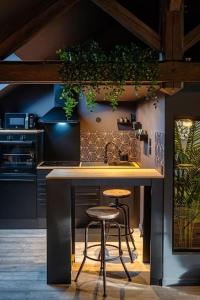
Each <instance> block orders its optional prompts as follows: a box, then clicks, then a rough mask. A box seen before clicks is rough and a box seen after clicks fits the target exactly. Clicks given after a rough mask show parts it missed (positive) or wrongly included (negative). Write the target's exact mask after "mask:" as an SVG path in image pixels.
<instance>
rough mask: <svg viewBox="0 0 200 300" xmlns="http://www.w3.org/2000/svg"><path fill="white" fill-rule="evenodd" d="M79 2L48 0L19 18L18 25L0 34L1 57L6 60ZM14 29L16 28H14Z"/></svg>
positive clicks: (75, 0) (72, 0)
mask: <svg viewBox="0 0 200 300" xmlns="http://www.w3.org/2000/svg"><path fill="white" fill-rule="evenodd" d="M76 2H78V0H57V1H52V0H46V1H43V4H41V5H39V6H37V7H36V8H35V9H32V10H30V11H29V12H27V15H25V17H21V16H19V22H18V24H15V25H14V24H12V22H11V24H12V27H9V28H7V29H6V30H5V29H4V31H2V33H1V34H0V57H1V58H4V57H6V56H8V55H9V54H11V53H14V52H15V50H16V49H18V48H19V47H21V46H22V45H23V44H25V43H26V42H27V41H28V40H30V39H31V38H32V36H33V35H34V34H35V33H37V32H38V31H39V30H40V29H41V28H42V27H43V26H45V25H46V24H47V23H48V22H50V21H52V20H53V19H54V18H55V17H57V16H58V15H61V14H64V13H66V12H67V11H69V10H70V9H71V8H72V7H73V6H74V4H75V3H76ZM13 27H14V28H13Z"/></svg>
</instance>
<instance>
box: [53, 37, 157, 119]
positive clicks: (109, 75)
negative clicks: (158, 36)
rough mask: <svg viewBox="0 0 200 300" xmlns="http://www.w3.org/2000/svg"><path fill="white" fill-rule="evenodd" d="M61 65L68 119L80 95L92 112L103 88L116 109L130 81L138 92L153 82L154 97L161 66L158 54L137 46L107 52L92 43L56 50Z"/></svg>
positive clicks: (150, 92) (118, 46) (151, 88)
mask: <svg viewBox="0 0 200 300" xmlns="http://www.w3.org/2000/svg"><path fill="white" fill-rule="evenodd" d="M57 54H58V56H59V59H60V60H61V61H62V66H61V68H60V70H59V73H60V76H61V79H62V81H63V90H62V93H61V99H63V100H64V110H65V114H66V116H67V118H70V117H71V116H72V112H73V109H74V107H75V106H76V105H77V104H78V101H77V95H78V94H80V93H83V94H84V95H85V98H86V104H87V107H88V109H89V110H93V109H94V107H95V105H96V95H97V94H98V93H99V91H100V87H102V86H103V89H104V90H105V96H104V100H105V101H108V102H110V103H111V106H112V109H113V110H116V108H117V105H118V99H119V97H120V96H121V95H122V94H123V92H124V85H126V83H127V82H128V83H129V84H132V85H133V86H134V87H135V88H136V89H137V88H138V87H139V86H140V85H141V83H140V82H141V81H148V82H150V86H149V96H150V97H152V95H155V86H156V81H157V77H158V70H159V65H158V61H157V53H156V52H155V51H154V50H152V49H150V48H141V47H139V46H138V45H135V44H130V45H129V46H123V45H116V46H115V47H114V49H113V50H111V51H107V52H106V51H104V50H103V49H102V48H101V47H100V46H99V44H98V43H97V42H95V41H92V42H90V43H86V44H83V45H78V46H74V47H71V48H67V49H59V50H58V51H57Z"/></svg>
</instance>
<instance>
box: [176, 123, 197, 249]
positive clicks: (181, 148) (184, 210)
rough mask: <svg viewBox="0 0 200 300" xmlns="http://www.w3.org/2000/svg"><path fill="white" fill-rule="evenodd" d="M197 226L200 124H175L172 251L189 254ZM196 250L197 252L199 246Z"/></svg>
mask: <svg viewBox="0 0 200 300" xmlns="http://www.w3.org/2000/svg"><path fill="white" fill-rule="evenodd" d="M199 225H200V121H191V120H178V121H176V122H175V168H174V233H175V236H174V248H175V249H188V250H192V249H193V248H194V247H193V239H194V236H193V230H194V227H195V226H199ZM196 247H198V248H200V244H199V245H197V246H196Z"/></svg>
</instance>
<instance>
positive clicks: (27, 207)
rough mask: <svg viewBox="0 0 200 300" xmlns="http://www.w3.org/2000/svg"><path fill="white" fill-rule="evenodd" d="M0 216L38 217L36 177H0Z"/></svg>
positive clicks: (7, 217) (16, 217)
mask: <svg viewBox="0 0 200 300" xmlns="http://www.w3.org/2000/svg"><path fill="white" fill-rule="evenodd" d="M0 218H1V219H32V218H36V179H35V177H28V178H19V177H17V178H0Z"/></svg>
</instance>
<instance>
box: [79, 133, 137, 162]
mask: <svg viewBox="0 0 200 300" xmlns="http://www.w3.org/2000/svg"><path fill="white" fill-rule="evenodd" d="M108 142H114V143H115V144H116V145H117V146H118V147H119V149H120V150H121V151H122V153H123V154H126V153H128V156H129V160H130V161H138V162H140V142H139V141H138V140H137V139H136V138H135V135H134V132H133V131H85V130H81V161H103V160H104V151H105V146H106V144H107V143H108ZM108 160H109V161H116V160H119V157H118V151H117V149H116V147H115V146H114V145H112V144H111V145H109V147H108Z"/></svg>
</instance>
